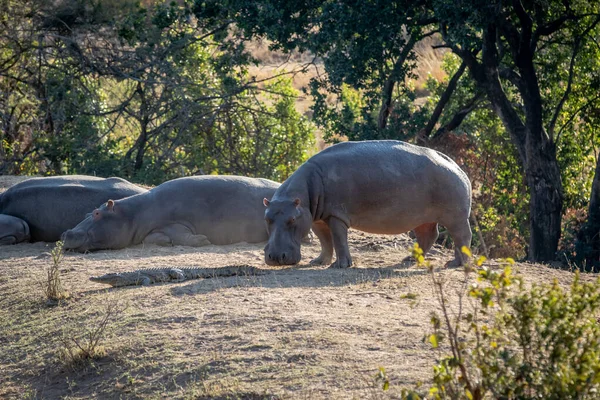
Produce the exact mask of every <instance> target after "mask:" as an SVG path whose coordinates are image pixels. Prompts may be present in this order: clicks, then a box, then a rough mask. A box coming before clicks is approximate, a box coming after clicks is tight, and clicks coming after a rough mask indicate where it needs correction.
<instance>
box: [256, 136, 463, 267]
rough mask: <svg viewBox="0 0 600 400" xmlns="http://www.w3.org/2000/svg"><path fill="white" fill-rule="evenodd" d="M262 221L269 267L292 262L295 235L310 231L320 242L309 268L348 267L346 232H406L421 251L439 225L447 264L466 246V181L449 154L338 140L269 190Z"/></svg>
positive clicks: (385, 143) (457, 258)
mask: <svg viewBox="0 0 600 400" xmlns="http://www.w3.org/2000/svg"><path fill="white" fill-rule="evenodd" d="M264 205H265V206H266V207H267V210H266V212H265V220H266V223H267V226H268V230H269V232H270V237H269V242H268V243H267V246H266V247H265V262H266V263H267V264H269V265H291V264H296V263H298V262H299V261H300V258H301V254H300V238H301V237H302V236H303V235H305V234H306V232H308V230H309V229H310V228H311V225H312V230H313V232H314V233H315V234H316V235H317V237H318V238H319V240H320V242H321V247H322V251H321V254H320V256H319V257H318V258H317V259H315V260H313V261H312V262H313V263H314V264H329V263H330V262H331V260H332V257H333V249H334V248H335V253H336V255H337V260H336V262H335V263H333V264H332V265H331V266H332V267H337V268H345V267H349V266H351V265H352V258H351V256H350V252H349V249H348V228H351V227H352V228H356V229H358V230H361V231H364V232H370V233H380V234H399V233H403V232H407V231H409V230H411V229H412V230H414V232H415V235H416V237H417V242H418V243H419V246H420V247H421V248H422V249H423V251H424V252H427V250H429V249H430V248H431V246H432V245H433V243H434V242H435V240H436V239H437V237H438V223H440V224H442V225H444V226H445V227H446V228H447V229H448V231H449V232H450V234H451V235H452V238H453V239H454V244H455V259H454V261H452V262H451V263H450V266H458V265H461V264H463V262H464V258H463V254H462V252H461V248H462V246H467V247H468V246H470V244H471V228H470V226H469V213H470V210H471V184H470V182H469V178H468V177H467V175H466V174H465V173H464V172H463V171H462V170H461V169H460V168H459V167H458V165H456V164H455V163H454V161H452V160H451V159H450V158H449V157H447V156H445V155H444V154H442V153H439V152H437V151H435V150H431V149H428V148H424V147H419V146H414V145H411V144H408V143H404V142H400V141H395V140H381V141H365V142H344V143H339V144H336V145H334V146H331V147H330V148H327V149H325V150H323V151H322V152H320V153H318V154H316V155H314V156H313V157H311V158H310V159H309V160H308V161H307V162H305V163H304V164H303V165H302V166H300V168H298V170H297V171H296V172H294V174H292V176H290V177H289V178H288V179H287V180H286V181H285V182H284V183H283V184H282V185H281V186H280V187H279V189H278V190H277V191H276V192H275V194H274V195H273V198H272V199H271V200H270V201H269V200H267V199H264Z"/></svg>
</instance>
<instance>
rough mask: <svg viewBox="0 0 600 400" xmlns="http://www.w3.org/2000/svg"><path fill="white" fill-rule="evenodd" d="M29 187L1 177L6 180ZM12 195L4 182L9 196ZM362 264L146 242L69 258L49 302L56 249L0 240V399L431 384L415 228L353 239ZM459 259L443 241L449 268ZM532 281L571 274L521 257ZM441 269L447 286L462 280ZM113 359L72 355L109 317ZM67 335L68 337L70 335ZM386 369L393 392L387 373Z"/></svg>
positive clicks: (442, 258)
mask: <svg viewBox="0 0 600 400" xmlns="http://www.w3.org/2000/svg"><path fill="white" fill-rule="evenodd" d="M17 181H18V178H14V177H0V188H2V187H8V186H10V185H11V184H14V183H16V182H17ZM1 190H2V189H0V191H1ZM350 244H351V252H352V254H353V256H354V258H355V262H356V267H355V268H351V269H347V270H332V269H328V268H323V267H311V266H309V265H308V260H310V259H311V258H314V257H316V256H317V255H318V252H319V249H320V248H319V245H318V243H316V242H315V243H313V244H311V245H307V246H305V247H304V248H303V260H304V261H303V263H301V264H300V265H297V266H294V267H287V268H269V267H267V266H265V265H264V263H263V254H262V247H263V246H262V245H254V244H252V245H250V244H237V245H232V246H220V247H219V246H208V247H203V248H187V247H168V248H167V247H155V246H137V247H133V248H128V249H124V250H120V251H100V252H96V253H90V254H74V253H68V254H67V255H66V256H65V259H64V261H63V263H62V265H61V279H62V281H63V284H64V286H65V287H66V288H67V289H68V291H69V292H70V294H71V299H69V300H67V301H65V302H62V303H61V304H59V305H58V306H55V307H49V306H47V305H46V304H45V301H44V296H43V292H42V288H41V287H42V285H41V284H42V282H43V280H44V277H45V273H46V272H45V269H46V268H47V267H48V266H49V265H50V264H51V263H52V259H51V257H50V256H49V254H48V252H49V251H51V249H52V247H53V244H47V243H32V244H20V245H16V246H5V247H2V248H0V398H15V399H16V398H43V399H54V398H72V399H84V398H85V399H87V398H102V399H104V398H132V399H137V398H144V399H146V398H150V399H154V398H196V399H209V398H221V399H226V398H227V399H229V398H231V399H237V398H239V399H271V398H300V399H319V398H323V399H338V398H339V399H348V398H356V399H363V398H397V397H398V396H399V393H400V390H401V389H402V388H403V387H412V386H414V385H415V384H416V383H417V382H419V381H427V380H429V377H430V376H431V371H432V366H433V364H434V362H435V353H434V352H433V351H432V350H431V349H430V346H429V345H428V344H427V343H424V342H423V337H424V335H425V334H426V333H427V332H428V331H429V329H430V326H429V319H430V314H431V313H432V312H433V311H435V310H437V309H438V307H437V303H436V302H435V300H434V296H433V293H432V286H431V279H430V277H429V275H428V274H427V272H426V271H425V270H423V269H420V268H418V267H416V266H414V265H413V264H412V263H410V262H408V261H407V262H403V261H402V260H403V259H404V258H405V257H406V256H407V255H408V254H409V252H410V248H411V246H412V240H411V239H410V238H409V237H408V236H406V235H398V236H377V235H370V234H365V233H361V232H352V233H351V235H350ZM451 256H452V254H451V253H450V252H448V251H446V250H442V249H440V248H435V249H434V250H433V254H432V255H430V256H429V257H428V260H430V261H431V262H432V263H434V264H436V265H440V266H441V265H443V264H444V263H445V262H446V261H448V260H450V259H451ZM233 264H250V265H254V266H257V267H261V268H264V269H265V270H267V272H268V273H266V274H265V275H260V276H250V277H232V278H214V279H205V280H194V281H188V282H182V283H175V284H161V285H153V286H148V287H131V288H121V289H106V287H105V286H103V285H100V284H96V283H93V282H90V281H88V278H89V277H90V276H92V275H99V274H103V273H106V272H109V271H128V270H134V269H139V268H149V267H161V266H177V267H185V266H206V267H218V266H225V265H233ZM517 269H518V271H519V272H520V273H521V274H523V275H524V276H525V277H526V278H527V279H529V280H535V281H538V282H539V281H550V280H551V279H554V278H557V279H559V280H560V281H561V282H565V283H566V282H568V281H570V280H571V278H572V274H570V273H569V272H565V271H560V270H555V269H550V268H547V267H543V266H540V265H528V264H518V265H517ZM442 274H443V275H444V276H445V277H446V279H447V280H448V282H449V287H450V289H449V291H450V293H452V289H451V288H452V287H458V286H459V284H460V282H461V281H462V279H463V277H464V274H463V273H462V272H461V271H459V270H447V271H443V272H442ZM111 304H113V305H114V304H118V305H119V306H120V307H123V308H125V309H124V311H122V312H120V313H119V315H116V316H114V318H111V319H110V321H109V323H108V325H107V328H106V330H105V332H104V336H103V337H102V339H101V341H100V343H99V345H101V346H103V348H104V350H105V355H104V356H103V357H100V358H99V359H97V360H93V361H92V362H91V363H87V364H85V365H84V366H74V365H72V364H69V363H68V362H65V360H64V357H62V358H61V351H63V349H64V348H65V346H67V345H65V342H66V343H71V344H72V343H73V342H72V341H70V342H69V340H71V339H72V338H75V339H77V340H79V341H81V337H82V336H85V335H86V333H87V332H88V331H89V330H93V329H95V328H96V327H97V326H98V324H99V321H100V320H101V319H102V317H103V316H104V315H106V307H107V306H108V305H111ZM65 338H66V339H65ZM379 367H385V369H386V371H387V373H388V376H389V379H390V390H389V391H387V392H383V391H382V390H381V389H380V387H381V385H380V384H379V383H377V382H376V381H375V375H376V373H377V371H378V369H379Z"/></svg>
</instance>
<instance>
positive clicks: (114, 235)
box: [63, 175, 279, 252]
mask: <svg viewBox="0 0 600 400" xmlns="http://www.w3.org/2000/svg"><path fill="white" fill-rule="evenodd" d="M278 187H279V183H277V182H273V181H270V180H267V179H258V178H245V177H241V176H214V175H206V176H195V177H189V178H179V179H174V180H172V181H168V182H165V183H163V184H162V185H159V186H157V187H155V188H154V189H152V190H150V191H148V192H147V193H143V194H139V195H136V196H131V197H128V198H126V199H122V200H115V201H113V200H109V201H108V202H106V204H104V205H102V206H101V207H100V208H98V209H96V210H94V211H93V212H92V214H91V215H90V216H88V217H87V218H86V219H85V220H84V221H82V222H81V223H80V224H79V225H77V226H76V227H75V228H73V229H71V230H69V231H67V232H65V234H64V236H63V240H64V242H65V244H64V247H65V249H73V250H77V251H81V252H84V251H89V250H100V249H121V248H124V247H127V246H130V245H135V244H140V243H153V244H158V245H184V246H203V245H208V244H216V245H223V244H231V243H237V242H249V243H257V242H264V241H266V240H267V239H268V234H267V231H266V229H265V226H264V221H263V218H264V215H263V213H264V210H263V208H262V205H261V204H260V202H261V199H262V198H263V197H271V196H272V195H273V193H275V190H277V188H278Z"/></svg>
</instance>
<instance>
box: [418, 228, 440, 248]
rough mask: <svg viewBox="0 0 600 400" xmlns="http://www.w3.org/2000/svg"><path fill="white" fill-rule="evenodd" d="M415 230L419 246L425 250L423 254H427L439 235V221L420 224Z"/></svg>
mask: <svg viewBox="0 0 600 400" xmlns="http://www.w3.org/2000/svg"><path fill="white" fill-rule="evenodd" d="M414 231H415V236H416V237H417V243H419V247H420V248H421V249H422V250H423V254H426V253H427V252H428V251H429V249H431V246H433V244H434V243H435V241H436V240H437V238H438V236H439V231H438V224H437V222H432V223H427V224H422V225H419V226H417V227H416V228H415V229H414Z"/></svg>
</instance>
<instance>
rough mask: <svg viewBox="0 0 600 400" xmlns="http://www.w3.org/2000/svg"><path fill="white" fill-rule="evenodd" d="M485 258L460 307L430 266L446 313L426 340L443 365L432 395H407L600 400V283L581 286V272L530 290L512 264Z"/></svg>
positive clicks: (467, 278)
mask: <svg viewBox="0 0 600 400" xmlns="http://www.w3.org/2000/svg"><path fill="white" fill-rule="evenodd" d="M416 254H417V259H419V258H418V253H416ZM484 260H485V259H484V258H479V259H478V260H477V261H476V262H474V263H472V264H471V265H469V266H467V268H466V269H465V279H464V281H463V284H462V285H461V290H460V291H459V292H458V296H459V301H458V303H457V307H458V308H456V307H450V305H449V299H448V297H447V296H448V294H447V290H446V289H445V282H444V280H443V278H442V277H441V275H440V274H439V273H437V272H435V271H434V270H433V269H432V268H430V272H431V276H432V280H433V284H434V287H435V292H436V294H437V296H438V300H439V302H440V306H441V315H437V314H435V315H433V316H432V326H433V333H432V334H431V335H429V336H427V339H428V340H429V341H430V342H431V343H432V345H433V347H434V349H435V350H436V351H437V352H438V353H439V354H440V361H439V362H438V364H437V365H436V366H435V367H434V374H433V385H432V387H431V389H430V390H429V392H428V393H425V394H418V393H416V392H414V391H405V392H404V398H431V399H483V398H490V397H491V398H504V399H512V398H519V399H533V398H543V399H565V398H574V397H576V398H581V399H593V398H597V391H598V389H599V388H600V357H599V356H600V325H598V321H597V317H598V312H599V311H600V280H597V281H595V282H583V281H582V279H581V277H580V275H579V273H577V274H575V276H574V279H573V282H572V283H571V285H570V287H568V288H565V287H563V286H562V285H560V284H559V282H558V281H557V280H554V282H552V283H550V284H546V283H534V284H532V285H528V284H526V283H525V282H524V281H523V279H522V278H521V277H520V276H518V275H514V274H513V272H512V266H513V263H514V261H513V260H512V259H506V260H505V261H504V263H503V265H502V266H501V268H500V269H499V270H492V269H490V268H489V267H485V266H482V265H483V263H484ZM421 262H422V259H421ZM478 266H482V267H481V268H480V269H478V270H477V272H476V275H477V280H476V283H474V284H471V285H468V282H469V281H471V279H470V278H471V276H472V274H473V273H474V272H473V271H475V267H478ZM467 298H468V299H469V300H470V301H469V302H467ZM467 304H470V305H471V307H468V306H467ZM445 349H449V352H450V354H449V355H448V354H445V355H444V353H446V351H447V350H445ZM410 396H412V397H410ZM420 396H422V397H420Z"/></svg>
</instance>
